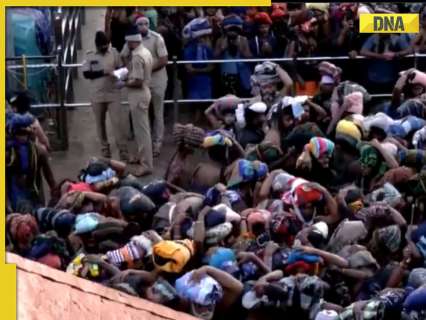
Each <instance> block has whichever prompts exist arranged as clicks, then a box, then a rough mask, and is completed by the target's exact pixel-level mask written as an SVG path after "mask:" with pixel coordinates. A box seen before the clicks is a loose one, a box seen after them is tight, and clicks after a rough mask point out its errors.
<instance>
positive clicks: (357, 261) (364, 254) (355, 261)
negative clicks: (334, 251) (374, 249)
mask: <svg viewBox="0 0 426 320" xmlns="http://www.w3.org/2000/svg"><path fill="white" fill-rule="evenodd" d="M342 250H343V251H345V248H343V249H342ZM348 250H349V251H350V248H348ZM339 255H342V256H343V255H344V254H343V253H340V254H339ZM347 259H348V262H349V268H352V269H363V268H369V269H372V270H374V271H377V270H378V268H379V265H378V263H377V261H376V259H374V257H373V255H372V254H371V253H370V252H369V251H367V250H366V249H360V250H358V251H356V252H355V253H351V254H350V255H349V257H347Z"/></svg>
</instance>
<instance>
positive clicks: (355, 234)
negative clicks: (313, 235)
mask: <svg viewBox="0 0 426 320" xmlns="http://www.w3.org/2000/svg"><path fill="white" fill-rule="evenodd" d="M367 234H368V231H367V229H366V227H365V225H364V223H363V222H362V221H349V220H343V221H342V222H341V223H340V224H339V225H338V227H337V228H336V230H335V231H334V232H333V235H332V236H331V238H330V240H329V242H328V243H329V244H328V247H327V250H328V251H330V252H332V253H338V252H339V251H340V250H342V248H344V247H345V246H346V245H351V244H353V243H357V242H358V241H360V240H362V239H364V238H365V237H366V236H367Z"/></svg>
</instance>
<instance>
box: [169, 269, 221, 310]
mask: <svg viewBox="0 0 426 320" xmlns="http://www.w3.org/2000/svg"><path fill="white" fill-rule="evenodd" d="M193 272H194V271H191V272H188V273H185V274H184V275H183V276H182V277H180V278H178V279H177V280H176V283H175V289H176V292H177V294H178V295H179V297H181V298H184V299H187V300H189V301H190V302H191V303H196V304H199V305H202V306H211V305H215V304H216V303H217V302H218V301H220V300H221V299H222V297H223V289H222V286H221V285H220V284H219V283H218V282H217V281H216V280H215V279H213V278H212V277H210V276H208V275H205V276H203V277H202V279H201V280H200V281H199V282H194V281H192V274H193Z"/></svg>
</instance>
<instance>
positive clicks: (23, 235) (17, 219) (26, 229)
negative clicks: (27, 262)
mask: <svg viewBox="0 0 426 320" xmlns="http://www.w3.org/2000/svg"><path fill="white" fill-rule="evenodd" d="M6 231H7V234H8V236H9V239H10V240H11V242H12V244H13V245H14V249H16V250H18V251H20V252H25V251H27V250H29V249H30V247H31V243H32V241H33V240H34V238H35V237H36V236H37V234H38V233H39V228H38V225H37V221H36V219H35V218H34V217H33V216H32V215H31V214H20V213H12V214H9V215H8V216H7V217H6Z"/></svg>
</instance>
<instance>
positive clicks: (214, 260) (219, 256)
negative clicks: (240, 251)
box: [207, 247, 239, 277]
mask: <svg viewBox="0 0 426 320" xmlns="http://www.w3.org/2000/svg"><path fill="white" fill-rule="evenodd" d="M207 263H208V265H209V266H212V267H215V268H217V269H220V270H222V271H225V272H227V273H229V274H232V275H234V276H235V277H238V276H239V268H238V264H237V258H236V256H235V253H234V250H232V249H229V248H223V247H219V248H217V249H215V251H214V253H213V254H212V255H211V256H210V257H209V259H208V261H207Z"/></svg>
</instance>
